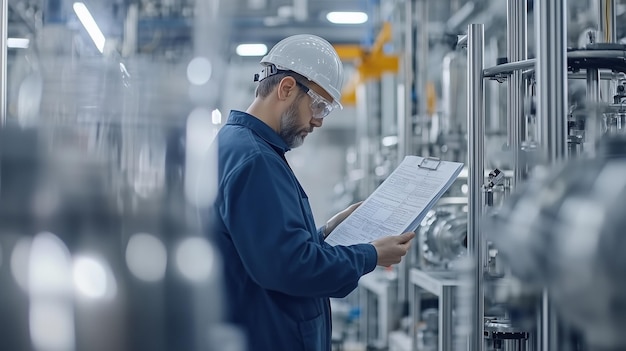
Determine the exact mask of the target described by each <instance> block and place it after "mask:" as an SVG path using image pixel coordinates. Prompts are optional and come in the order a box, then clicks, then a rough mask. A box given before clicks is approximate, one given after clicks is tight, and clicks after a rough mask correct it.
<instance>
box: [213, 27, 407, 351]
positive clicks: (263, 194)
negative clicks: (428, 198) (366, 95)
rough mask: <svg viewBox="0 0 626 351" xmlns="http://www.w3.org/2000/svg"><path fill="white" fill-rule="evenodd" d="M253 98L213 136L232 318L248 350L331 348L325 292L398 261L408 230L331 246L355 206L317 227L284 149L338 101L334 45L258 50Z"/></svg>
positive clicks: (307, 43)
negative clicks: (260, 54) (261, 54)
mask: <svg viewBox="0 0 626 351" xmlns="http://www.w3.org/2000/svg"><path fill="white" fill-rule="evenodd" d="M261 63H262V64H263V65H264V68H263V70H262V71H261V73H260V74H258V75H256V76H255V80H256V81H259V85H258V87H257V92H256V98H255V100H254V101H253V102H252V104H251V105H250V107H249V108H248V109H247V111H246V112H239V111H232V112H231V113H230V116H229V118H228V122H227V123H226V125H225V126H224V127H222V129H221V130H220V132H219V134H218V137H217V147H218V150H217V151H218V157H219V158H218V159H219V173H218V180H219V194H218V198H217V200H216V204H215V206H214V216H215V218H214V219H215V230H214V236H215V241H216V244H217V246H218V247H219V249H220V250H221V253H222V255H223V258H224V267H225V285H226V298H227V300H228V306H227V308H228V315H229V319H230V321H231V322H233V323H235V324H236V325H239V326H240V327H242V328H243V329H244V331H245V333H246V335H247V339H248V340H247V341H248V345H249V349H250V350H255V351H256V350H259V351H300V350H302V351H330V347H331V346H330V336H331V325H330V317H331V316H330V303H329V298H330V297H344V296H346V295H347V294H348V293H350V292H351V291H352V290H354V289H355V288H356V287H357V284H358V281H359V278H360V277H361V276H362V275H364V274H366V273H369V272H371V271H372V270H373V269H374V268H375V266H376V265H377V264H378V265H382V266H390V265H392V264H396V263H398V262H400V260H401V258H402V256H404V255H405V254H406V253H407V250H408V249H409V245H410V241H411V239H412V238H413V237H414V236H415V234H414V233H404V234H402V235H397V236H390V237H386V238H383V239H380V240H377V241H374V242H373V243H371V244H360V245H353V246H349V247H343V246H337V247H332V246H330V245H328V244H326V243H325V242H324V238H325V237H326V236H327V235H328V234H329V233H330V232H332V230H333V229H334V228H335V227H336V226H337V224H339V223H340V222H341V221H343V219H345V218H346V217H347V216H348V215H349V214H350V213H351V212H352V211H353V210H354V209H355V208H356V205H353V206H351V207H349V208H348V209H346V210H344V211H343V212H342V213H340V214H338V215H337V216H335V217H333V218H332V219H331V220H330V221H329V222H328V223H327V224H326V226H324V227H322V228H320V229H317V228H316V227H315V223H314V221H313V214H312V212H311V208H310V207H309V201H308V197H307V194H306V193H305V191H304V189H303V188H302V187H301V186H300V183H299V182H298V180H297V179H296V177H295V175H294V173H293V172H292V170H291V169H290V167H289V165H288V163H287V160H286V159H285V156H284V154H285V152H287V151H288V150H290V149H291V148H295V147H298V146H300V145H301V144H302V143H303V141H304V139H305V137H306V136H307V135H308V134H309V133H311V132H312V131H313V129H314V128H319V127H321V126H322V122H323V118H324V117H326V116H327V115H328V114H329V113H330V112H331V111H332V110H333V109H334V108H338V107H341V105H340V103H339V100H340V98H341V93H340V89H341V85H342V82H343V68H342V63H341V61H340V59H339V57H338V55H337V53H336V52H335V50H334V49H333V47H332V46H331V45H330V44H329V43H328V42H327V41H325V40H324V39H322V38H319V37H316V36H313V35H296V36H292V37H289V38H286V39H284V40H282V41H281V42H279V43H278V44H276V46H274V47H273V48H272V50H271V51H270V52H269V53H268V55H267V56H265V57H264V58H263V59H262V60H261Z"/></svg>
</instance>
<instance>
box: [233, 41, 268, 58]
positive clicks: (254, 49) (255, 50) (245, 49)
mask: <svg viewBox="0 0 626 351" xmlns="http://www.w3.org/2000/svg"><path fill="white" fill-rule="evenodd" d="M236 51H237V55H239V56H263V55H265V54H267V45H265V44H239V45H237V49H236Z"/></svg>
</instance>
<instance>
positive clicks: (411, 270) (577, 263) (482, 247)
mask: <svg viewBox="0 0 626 351" xmlns="http://www.w3.org/2000/svg"><path fill="white" fill-rule="evenodd" d="M0 4H1V7H0V16H1V19H2V22H1V28H2V30H0V33H1V35H0V36H1V38H0V51H1V52H0V83H1V85H0V123H1V128H0V284H1V286H2V288H1V289H0V336H1V337H0V349H2V350H148V349H149V350H232V351H239V350H241V351H245V350H254V347H253V345H247V343H246V340H245V335H243V334H242V333H241V331H240V330H238V329H237V328H236V327H233V326H231V325H228V324H226V323H224V320H223V315H222V311H221V310H220V307H221V306H222V302H221V301H222V296H221V268H220V264H221V263H220V262H221V259H220V253H219V252H217V251H216V250H215V248H214V247H213V246H212V244H211V237H210V233H209V234H208V235H207V233H203V232H202V230H201V228H202V225H203V224H205V223H204V221H206V218H203V209H206V207H207V206H210V205H211V203H212V201H213V199H214V197H215V194H216V191H217V189H216V188H217V183H216V177H215V157H214V155H212V154H210V153H209V152H208V148H209V145H210V144H211V142H212V141H213V138H214V136H215V134H216V133H217V131H218V130H219V128H220V127H221V125H222V124H223V123H224V122H225V119H226V117H227V116H228V113H229V111H230V110H231V109H237V110H245V109H246V108H247V107H248V105H249V104H250V103H251V101H252V99H253V97H254V90H255V87H256V85H255V83H254V82H253V75H254V74H255V73H258V71H259V70H260V67H261V66H260V65H259V61H260V59H261V57H262V56H263V55H265V53H267V51H268V50H269V49H270V48H271V47H272V46H273V45H274V44H275V43H277V42H278V41H280V40H281V39H283V38H285V37H287V36H289V35H293V34H302V33H309V34H316V35H319V36H321V37H323V38H325V39H327V40H328V41H329V42H330V43H331V44H333V46H334V47H335V48H336V50H337V52H338V53H339V55H340V57H341V58H342V60H343V63H344V68H345V72H346V75H345V82H344V91H343V101H342V103H343V105H344V107H345V108H344V109H343V110H342V111H335V112H333V114H332V115H331V116H330V117H329V118H326V119H324V127H323V128H319V129H316V131H315V133H312V134H311V135H310V136H309V137H308V138H307V140H306V142H305V143H304V145H303V146H302V147H300V148H297V149H295V150H293V151H291V152H289V153H288V154H287V158H288V159H289V162H290V164H291V165H292V167H293V169H294V172H295V173H296V175H297V176H298V177H299V179H300V180H301V183H302V184H303V187H304V189H305V190H306V191H307V193H308V194H309V197H310V201H311V205H312V209H313V212H314V216H315V220H316V223H317V224H318V226H321V225H323V224H324V223H325V221H326V220H327V219H328V218H330V217H331V216H332V215H333V214H335V213H336V212H338V211H340V210H343V209H344V208H345V207H347V206H348V205H350V204H352V203H354V202H357V201H360V200H363V199H365V198H366V197H367V196H368V195H369V194H371V193H372V191H374V189H376V187H377V186H378V185H380V184H381V183H382V182H383V181H384V180H385V179H386V178H387V176H388V175H389V174H390V173H391V172H392V171H393V170H394V169H395V167H396V166H397V165H398V164H399V163H400V161H401V160H402V159H403V158H404V156H406V155H419V156H424V157H433V158H437V159H440V160H445V161H456V162H462V163H464V164H465V167H464V170H463V171H462V172H461V175H460V176H459V177H458V179H457V180H456V181H455V183H454V184H453V185H452V186H451V188H450V190H448V192H447V193H446V194H445V195H444V196H443V197H442V198H441V200H439V202H438V203H437V204H436V205H435V206H434V207H433V208H432V209H431V210H430V211H429V213H428V214H427V216H426V218H425V219H424V221H423V222H422V224H421V225H420V226H419V228H418V230H417V234H418V236H417V238H416V240H415V242H414V244H413V247H412V249H411V252H410V255H409V256H408V257H407V258H406V260H405V261H404V262H403V263H402V264H400V265H397V266H394V267H392V268H389V269H382V268H377V269H376V270H375V271H374V272H372V273H370V274H368V275H367V276H364V277H363V278H362V279H361V281H360V284H359V288H358V289H356V290H355V291H354V292H353V293H352V294H351V295H350V296H348V297H347V298H345V299H336V300H333V301H332V303H333V349H335V350H345V351H357V350H358V351H360V350H389V351H400V350H412V351H413V350H425V351H433V350H443V351H449V350H467V349H469V350H472V351H480V350H537V351H546V350H550V351H556V350H565V351H570V350H572V351H581V350H585V351H586V350H589V351H595V350H600V351H609V350H623V349H626V337H624V335H623V333H622V332H621V330H622V328H623V327H622V326H623V325H624V323H626V321H625V319H626V286H625V285H624V283H623V282H622V281H623V277H624V276H626V271H625V269H626V263H625V262H623V260H624V259H623V258H622V257H624V256H623V254H622V252H623V250H624V249H626V246H625V245H626V242H625V241H624V239H623V238H624V236H623V235H622V231H621V228H623V225H624V223H623V221H624V218H626V217H625V216H623V214H624V211H625V210H624V208H626V207H625V206H624V205H626V204H625V203H624V199H626V194H625V193H624V192H625V191H626V183H624V174H626V163H625V162H624V155H625V153H626V141H625V140H624V134H626V132H625V130H626V106H625V105H624V103H625V101H626V45H625V44H626V42H625V38H626V27H625V26H624V25H623V24H624V23H626V2H624V1H623V0H593V1H584V0H567V1H565V0H563V1H547V0H546V1H533V0H474V1H460V0H439V1H434V0H83V1H74V0H0Z"/></svg>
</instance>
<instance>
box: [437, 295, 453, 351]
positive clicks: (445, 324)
mask: <svg viewBox="0 0 626 351" xmlns="http://www.w3.org/2000/svg"><path fill="white" fill-rule="evenodd" d="M453 294H454V292H453V289H452V287H451V286H444V287H443V289H442V291H441V296H439V339H438V344H439V347H438V349H439V350H441V351H447V350H452V348H453V345H454V333H453V331H454V311H453V310H454V308H453V306H454V295H453Z"/></svg>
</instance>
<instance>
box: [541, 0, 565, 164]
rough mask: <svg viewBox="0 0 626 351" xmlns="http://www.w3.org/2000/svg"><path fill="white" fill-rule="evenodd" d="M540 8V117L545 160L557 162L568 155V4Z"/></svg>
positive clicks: (554, 3) (543, 3) (546, 4)
mask: <svg viewBox="0 0 626 351" xmlns="http://www.w3.org/2000/svg"><path fill="white" fill-rule="evenodd" d="M537 5H539V6H537V8H536V11H535V13H536V16H537V18H536V28H537V67H536V72H537V102H538V104H537V106H538V110H537V118H538V120H539V121H540V122H539V125H540V127H541V131H540V142H541V145H542V148H543V152H544V156H545V160H544V161H545V162H547V163H554V162H559V161H561V160H563V159H565V158H566V156H567V142H566V137H567V56H566V47H567V37H566V34H567V33H566V30H567V28H566V26H567V22H566V19H567V17H566V11H567V6H566V5H567V4H566V1H540V2H538V4H537Z"/></svg>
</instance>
